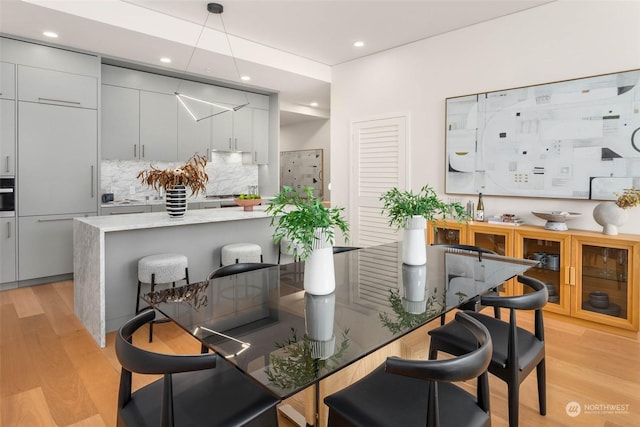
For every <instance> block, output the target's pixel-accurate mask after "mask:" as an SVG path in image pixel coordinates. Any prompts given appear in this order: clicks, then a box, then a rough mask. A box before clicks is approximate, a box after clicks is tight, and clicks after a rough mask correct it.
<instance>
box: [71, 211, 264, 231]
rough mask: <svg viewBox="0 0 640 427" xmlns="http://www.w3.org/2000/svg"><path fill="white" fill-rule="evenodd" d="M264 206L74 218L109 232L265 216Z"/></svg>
mask: <svg viewBox="0 0 640 427" xmlns="http://www.w3.org/2000/svg"><path fill="white" fill-rule="evenodd" d="M266 208H267V206H264V205H259V206H255V207H254V208H253V212H245V211H244V210H243V208H242V207H241V206H238V207H230V208H224V209H194V210H191V211H189V210H187V212H186V213H185V214H184V216H183V217H181V218H170V217H169V215H168V214H167V213H166V212H151V213H138V214H131V215H109V216H93V217H86V218H75V220H76V221H80V222H83V223H85V224H87V225H89V226H92V227H95V228H98V229H100V231H103V232H110V231H123V230H138V229H145V228H157V227H177V226H181V225H190V224H203V223H208V222H223V221H241V220H245V219H254V218H265V217H269V215H268V214H267V213H266V212H265V210H266Z"/></svg>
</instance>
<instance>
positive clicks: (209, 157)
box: [207, 148, 211, 161]
mask: <svg viewBox="0 0 640 427" xmlns="http://www.w3.org/2000/svg"><path fill="white" fill-rule="evenodd" d="M209 159H211V156H210V155H209V149H208V148H207V161H209Z"/></svg>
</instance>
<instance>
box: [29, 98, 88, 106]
mask: <svg viewBox="0 0 640 427" xmlns="http://www.w3.org/2000/svg"><path fill="white" fill-rule="evenodd" d="M38 100H39V101H44V102H47V101H48V102H62V103H64V104H73V105H80V103H79V102H78V101H65V100H64V99H54V98H38Z"/></svg>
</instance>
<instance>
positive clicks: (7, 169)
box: [5, 156, 9, 172]
mask: <svg viewBox="0 0 640 427" xmlns="http://www.w3.org/2000/svg"><path fill="white" fill-rule="evenodd" d="M5 172H9V156H7V168H6V171H5Z"/></svg>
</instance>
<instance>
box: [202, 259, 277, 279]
mask: <svg viewBox="0 0 640 427" xmlns="http://www.w3.org/2000/svg"><path fill="white" fill-rule="evenodd" d="M276 265H277V264H268V263H266V262H239V263H236V264H229V265H225V266H224V267H220V268H218V269H215V270H214V271H212V272H211V274H209V276H208V277H207V280H211V279H216V278H219V277H225V276H230V275H232V274H239V273H245V272H247V271H254V270H260V269H262V268H269V267H275V266H276Z"/></svg>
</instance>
